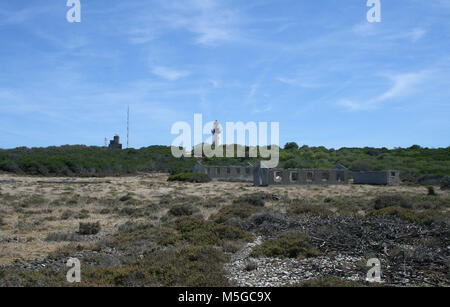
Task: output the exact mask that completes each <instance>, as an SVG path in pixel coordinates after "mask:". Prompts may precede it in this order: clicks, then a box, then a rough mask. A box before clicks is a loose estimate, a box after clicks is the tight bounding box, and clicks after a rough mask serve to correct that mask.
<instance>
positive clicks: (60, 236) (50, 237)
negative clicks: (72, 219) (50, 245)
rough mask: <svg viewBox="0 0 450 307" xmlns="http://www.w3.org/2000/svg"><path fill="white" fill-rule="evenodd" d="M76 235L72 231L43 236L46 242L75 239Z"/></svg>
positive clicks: (76, 238)
mask: <svg viewBox="0 0 450 307" xmlns="http://www.w3.org/2000/svg"><path fill="white" fill-rule="evenodd" d="M77 240H78V237H77V235H76V234H74V233H50V234H48V235H47V237H46V238H45V241H47V242H51V241H53V242H62V241H77Z"/></svg>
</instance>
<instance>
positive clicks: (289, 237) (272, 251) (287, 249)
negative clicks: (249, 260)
mask: <svg viewBox="0 0 450 307" xmlns="http://www.w3.org/2000/svg"><path fill="white" fill-rule="evenodd" d="M319 254H320V252H319V251H318V250H317V249H316V248H315V247H314V246H313V245H312V244H311V243H310V241H309V238H308V237H307V236H306V235H305V234H303V233H294V232H292V233H288V234H284V235H281V236H279V237H277V238H275V239H270V240H267V241H265V242H264V243H263V244H261V245H259V246H256V247H255V248H254V249H253V251H252V253H251V256H252V257H260V256H266V257H274V258H309V257H317V256H318V255H319Z"/></svg>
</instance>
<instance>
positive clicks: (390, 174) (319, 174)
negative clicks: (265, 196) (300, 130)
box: [194, 163, 400, 186]
mask: <svg viewBox="0 0 450 307" xmlns="http://www.w3.org/2000/svg"><path fill="white" fill-rule="evenodd" d="M194 172H197V173H202V174H207V175H208V176H209V177H210V178H211V179H213V180H218V181H245V182H253V185H254V186H291V185H299V186H301V185H346V184H349V183H351V182H352V183H354V184H373V185H399V184H400V172H399V171H378V172H352V171H349V170H348V169H346V168H345V167H344V166H342V165H340V164H338V165H337V166H336V168H335V169H283V168H272V169H267V168H260V167H254V166H253V165H251V164H250V163H247V164H246V165H245V166H205V165H202V164H201V163H197V164H196V165H195V167H194Z"/></svg>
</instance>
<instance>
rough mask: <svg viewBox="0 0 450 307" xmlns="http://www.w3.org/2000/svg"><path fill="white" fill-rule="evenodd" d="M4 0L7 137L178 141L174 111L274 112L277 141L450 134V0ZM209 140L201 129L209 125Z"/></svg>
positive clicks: (338, 142)
mask: <svg viewBox="0 0 450 307" xmlns="http://www.w3.org/2000/svg"><path fill="white" fill-rule="evenodd" d="M381 4H382V21H381V23H369V22H368V21H367V20H366V13H367V11H368V10H369V8H368V7H366V0H346V1H342V0H320V1H311V0H246V1H242V0H220V1H219V0H217V1H215V0H183V1H181V0H179V1H170V0H146V1H138V0H127V1H125V0H123V1H112V0H111V1H106V0H95V1H94V0H81V5H82V9H81V13H82V17H81V18H82V20H81V23H68V22H67V20H66V13H67V11H68V10H69V8H68V7H66V0H14V1H12V0H3V1H1V2H0V135H1V136H0V148H12V147H17V146H28V147H44V146H50V145H63V144H87V145H99V146H101V145H103V142H104V138H105V137H108V138H111V137H112V136H113V135H114V134H116V133H117V134H119V135H120V136H121V137H122V141H123V142H125V135H126V110H127V105H130V108H131V137H130V145H131V146H132V147H136V148H139V147H143V146H149V145H153V144H158V145H159V144H161V145H170V144H171V142H172V140H173V139H174V138H175V137H176V136H175V135H171V133H170V130H171V126H172V124H173V123H174V122H176V121H188V122H190V123H192V122H193V116H194V113H202V114H203V118H204V121H205V122H206V121H213V120H215V119H218V120H219V121H220V122H222V123H224V122H226V121H233V122H237V121H243V122H248V121H255V122H259V121H269V122H270V121H277V122H279V123H280V143H281V144H284V143H286V142H288V141H296V142H298V143H299V144H308V145H313V146H321V145H323V146H326V147H333V148H340V147H350V146H351V147H353V146H376V147H383V146H385V147H397V146H401V147H407V146H411V145H413V144H419V145H422V146H427V147H447V146H449V145H450V144H449V140H450V133H449V132H450V125H449V118H450V0H381ZM205 139H206V136H205Z"/></svg>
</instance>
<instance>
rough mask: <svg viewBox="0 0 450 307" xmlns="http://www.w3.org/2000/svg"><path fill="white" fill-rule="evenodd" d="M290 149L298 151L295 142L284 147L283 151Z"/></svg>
mask: <svg viewBox="0 0 450 307" xmlns="http://www.w3.org/2000/svg"><path fill="white" fill-rule="evenodd" d="M290 149H298V145H297V143H295V142H289V143H286V145H284V150H290Z"/></svg>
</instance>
